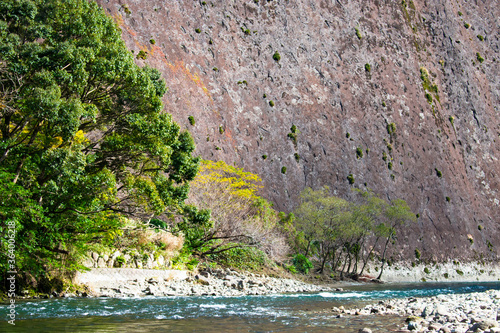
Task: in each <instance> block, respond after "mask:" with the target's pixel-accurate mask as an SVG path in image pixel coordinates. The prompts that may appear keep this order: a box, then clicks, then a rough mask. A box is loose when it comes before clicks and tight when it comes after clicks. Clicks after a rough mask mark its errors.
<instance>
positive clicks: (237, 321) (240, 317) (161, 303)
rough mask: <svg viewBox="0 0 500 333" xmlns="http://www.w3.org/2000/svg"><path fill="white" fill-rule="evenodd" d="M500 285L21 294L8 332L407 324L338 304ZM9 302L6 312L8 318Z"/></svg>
mask: <svg viewBox="0 0 500 333" xmlns="http://www.w3.org/2000/svg"><path fill="white" fill-rule="evenodd" d="M488 289H496V290H500V282H488V283H428V282H427V283H413V284H383V285H372V284H370V285H355V284H353V285H349V286H346V287H345V288H344V291H343V292H322V293H314V294H284V295H267V296H242V297H214V296H206V297H192V296H191V297H141V298H65V299H64V298H63V299H45V300H18V301H17V303H16V305H17V307H16V310H17V317H16V325H15V326H12V325H8V324H7V323H6V319H5V320H3V321H2V322H1V323H0V331H1V332H29V333H35V332H73V333H75V332H134V333H139V332H208V333H210V332H214V333H222V332H333V333H341V332H342V333H349V332H357V331H358V330H359V329H360V328H362V327H369V328H370V329H372V331H373V332H390V331H394V330H397V329H398V328H400V327H401V326H402V324H403V322H404V318H402V317H398V316H346V317H343V318H335V317H334V316H333V315H332V314H331V312H330V311H329V309H331V308H332V307H333V306H341V305H343V306H345V307H354V306H356V307H361V306H364V305H365V304H369V303H376V302H378V301H380V300H384V299H389V298H400V297H413V296H414V297H425V296H434V295H438V294H451V293H469V292H476V291H486V290H488ZM6 312H7V308H6V305H5V304H2V305H1V306H0V314H2V316H3V318H7V317H6V315H5V313H6Z"/></svg>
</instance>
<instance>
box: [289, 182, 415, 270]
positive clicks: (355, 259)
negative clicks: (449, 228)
mask: <svg viewBox="0 0 500 333" xmlns="http://www.w3.org/2000/svg"><path fill="white" fill-rule="evenodd" d="M293 213H294V215H295V221H294V224H295V229H296V231H297V232H298V233H301V234H302V235H303V240H304V242H303V243H302V244H301V246H299V248H298V249H299V251H301V252H302V253H304V255H306V256H308V255H309V256H313V257H316V258H317V259H318V261H319V269H318V272H320V273H321V272H323V270H324V268H325V264H326V262H328V261H330V262H331V267H332V269H333V270H334V271H337V270H339V271H340V276H341V277H343V276H344V274H347V275H354V276H357V275H358V274H362V273H363V272H364V270H365V267H366V265H367V263H368V262H369V260H370V258H372V256H373V253H374V252H375V251H376V249H377V248H378V249H379V250H380V251H381V252H382V258H381V261H382V267H381V271H380V275H379V278H380V277H381V275H382V273H383V268H384V265H385V261H386V260H385V255H386V251H387V249H388V247H389V245H390V243H391V242H394V241H395V237H396V233H397V230H398V229H399V228H400V227H401V226H403V225H404V224H406V223H408V222H412V221H414V220H415V215H414V214H413V213H412V212H411V210H410V208H409V207H408V205H407V204H406V202H404V201H403V200H399V199H398V200H394V201H392V202H390V203H388V202H386V201H385V200H383V199H381V198H379V197H377V196H376V195H375V194H374V193H373V192H362V191H357V198H356V201H355V202H347V201H345V200H343V199H340V198H337V197H335V196H331V195H330V194H329V188H328V187H323V188H321V189H319V190H317V191H314V190H312V189H310V188H306V189H304V191H303V192H302V194H301V203H300V205H299V206H298V207H297V208H296V209H295V210H294V212H293ZM381 240H385V242H383V244H381V243H380V241H381ZM311 249H313V250H311ZM360 261H361V262H362V264H363V265H362V267H361V269H360V268H359V263H360ZM358 272H359V273H358Z"/></svg>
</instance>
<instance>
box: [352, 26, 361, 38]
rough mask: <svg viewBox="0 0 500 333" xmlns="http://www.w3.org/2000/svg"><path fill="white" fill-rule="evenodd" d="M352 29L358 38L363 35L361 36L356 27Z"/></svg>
mask: <svg viewBox="0 0 500 333" xmlns="http://www.w3.org/2000/svg"><path fill="white" fill-rule="evenodd" d="M354 31H356V36H358V39H361V38H362V37H363V36H361V32H360V31H359V29H358V27H355V28H354Z"/></svg>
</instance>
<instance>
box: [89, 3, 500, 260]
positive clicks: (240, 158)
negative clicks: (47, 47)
mask: <svg viewBox="0 0 500 333" xmlns="http://www.w3.org/2000/svg"><path fill="white" fill-rule="evenodd" d="M98 2H99V3H100V4H101V5H102V6H103V7H104V8H105V10H106V11H107V13H108V14H109V15H112V16H113V17H114V18H115V20H116V21H117V23H118V24H119V25H120V26H121V28H122V30H123V38H124V39H125V41H126V43H127V45H128V46H129V48H130V49H131V50H133V51H134V53H135V54H136V55H137V54H139V51H140V50H143V51H144V52H147V59H146V60H138V62H140V63H144V64H148V65H150V66H153V67H156V68H158V69H160V70H161V71H162V73H163V75H164V77H165V79H166V82H167V86H168V87H169V93H168V94H167V96H166V97H165V100H164V102H165V105H166V110H167V111H168V112H170V113H172V114H173V115H174V118H175V120H176V121H177V122H179V123H180V124H181V125H182V126H183V127H185V128H187V129H189V130H190V131H191V133H192V134H193V136H194V138H195V140H196V142H197V145H198V153H199V154H200V155H201V156H203V157H204V158H207V159H214V160H219V159H222V160H224V161H226V162H228V163H235V164H236V165H237V166H240V167H245V169H247V170H248V171H251V172H254V173H258V174H259V175H260V176H261V177H262V178H263V179H264V182H265V193H263V195H264V196H265V197H267V198H268V199H270V200H272V201H274V202H275V206H276V208H278V209H280V210H284V211H290V210H291V209H293V208H294V207H295V205H296V203H297V200H298V194H299V193H300V191H301V190H302V189H303V188H304V187H305V186H310V187H313V188H318V187H320V186H322V185H328V186H330V187H331V189H332V190H333V191H334V193H335V194H336V195H339V196H342V197H348V196H349V195H351V194H350V193H351V188H353V187H358V188H361V189H366V188H371V189H373V190H374V191H375V192H376V193H378V194H380V195H382V196H384V197H385V198H387V199H394V198H402V199H405V200H406V201H407V202H408V203H409V205H410V206H411V208H412V209H413V211H415V212H416V213H418V214H419V219H418V222H417V223H416V224H415V225H414V226H412V227H411V228H409V229H408V230H407V231H406V232H405V233H404V235H401V236H400V242H401V243H403V244H404V247H405V252H404V253H405V254H406V256H408V257H411V256H413V252H414V250H415V248H418V249H419V250H420V251H421V252H422V255H423V256H424V257H426V258H428V259H434V260H442V259H446V258H450V257H453V258H464V259H465V258H467V259H473V258H480V257H481V256H483V255H484V256H485V257H490V256H491V257H493V258H497V255H498V254H499V253H500V252H498V249H497V245H498V244H500V232H499V231H500V225H499V222H500V208H499V199H500V194H499V189H500V179H499V176H500V162H499V161H498V158H500V143H499V141H500V121H499V117H498V116H499V106H500V75H499V74H500V70H499V68H500V66H499V63H500V57H499V48H500V40H499V38H500V36H499V26H500V21H499V19H498V17H500V7H499V6H498V2H497V1H496V0H481V1H478V0H475V1H472V0H469V1H466V0H458V1H447V0H435V1H429V0H416V1H411V0H403V1H402V2H401V1H399V0H385V1H384V0H373V1H347V0H336V1H333V0H328V1H320V0H316V1H306V0H290V1H284V0H281V1H267V0H259V1H253V0H245V1H237V0H231V1H210V0H209V1H206V2H204V1H192V0H191V1H181V0H179V1H160V0H150V1H139V0H130V1H127V2H125V1H121V0H107V1H104V0H100V1H98ZM273 55H274V59H273ZM278 55H279V56H278ZM278 58H279V60H278ZM271 101H272V102H271ZM188 116H193V117H194V120H195V122H196V123H195V125H194V126H192V125H191V124H190V123H189V121H188ZM292 125H295V126H296V128H297V131H295V132H296V133H292V130H291V127H292ZM289 134H290V135H289ZM295 139H296V140H295ZM361 155H362V156H361ZM264 156H266V157H267V158H264ZM283 167H286V173H282V171H285V170H284V169H283ZM350 174H352V177H353V180H354V184H350V182H349V180H348V176H349V175H350ZM468 235H470V236H468ZM471 237H472V239H473V241H471V240H470V238H471Z"/></svg>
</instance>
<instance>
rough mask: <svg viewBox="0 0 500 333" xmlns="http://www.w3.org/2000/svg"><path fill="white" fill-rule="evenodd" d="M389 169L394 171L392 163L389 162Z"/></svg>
mask: <svg viewBox="0 0 500 333" xmlns="http://www.w3.org/2000/svg"><path fill="white" fill-rule="evenodd" d="M387 168H389V170H392V162H389V163H388V164H387Z"/></svg>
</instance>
